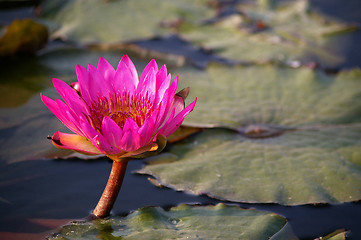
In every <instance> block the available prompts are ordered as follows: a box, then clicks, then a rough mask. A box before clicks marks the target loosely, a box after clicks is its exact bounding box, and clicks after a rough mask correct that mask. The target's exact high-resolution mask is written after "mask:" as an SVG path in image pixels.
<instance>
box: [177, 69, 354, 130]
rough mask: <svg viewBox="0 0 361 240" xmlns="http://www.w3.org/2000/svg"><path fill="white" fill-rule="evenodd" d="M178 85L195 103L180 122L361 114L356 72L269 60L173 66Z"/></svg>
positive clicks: (244, 122) (334, 118)
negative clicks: (270, 62)
mask: <svg viewBox="0 0 361 240" xmlns="http://www.w3.org/2000/svg"><path fill="white" fill-rule="evenodd" d="M177 74H179V76H180V77H181V80H182V81H180V84H182V86H181V87H188V86H189V87H190V88H191V92H190V95H191V96H190V99H192V98H194V97H198V102H197V106H196V107H195V109H194V111H193V112H192V114H190V115H189V116H188V117H187V118H186V119H185V124H186V125H190V126H198V127H228V128H233V129H239V128H242V129H241V130H242V131H245V128H246V127H247V126H249V125H252V124H253V125H254V124H256V125H257V124H258V125H268V126H278V127H281V128H283V127H286V128H287V127H290V128H293V127H301V126H304V125H310V124H331V123H332V124H334V123H340V124H343V123H352V122H358V121H360V120H361V72H360V70H358V69H355V70H353V71H349V72H341V73H339V74H337V75H327V74H325V73H323V72H320V71H314V70H311V69H306V68H300V69H291V68H281V67H277V66H274V65H264V66H250V67H241V66H236V67H227V66H222V65H210V66H209V67H208V68H207V69H206V70H199V69H194V68H190V67H188V68H187V67H185V68H183V69H177Z"/></svg>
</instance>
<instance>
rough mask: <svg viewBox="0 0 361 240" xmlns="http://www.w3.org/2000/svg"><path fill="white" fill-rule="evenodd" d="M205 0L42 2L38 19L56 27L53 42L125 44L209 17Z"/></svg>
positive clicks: (209, 11) (69, 0)
mask: <svg viewBox="0 0 361 240" xmlns="http://www.w3.org/2000/svg"><path fill="white" fill-rule="evenodd" d="M206 2H207V1H206V0H197V1H193V0H186V1H171V0H167V1H157V0H137V1H133V0H121V1H119V0H113V1H99V0H85V1H84V0H67V1H53V0H49V1H43V3H42V9H43V12H42V17H43V18H45V19H47V20H50V21H53V22H55V23H57V24H58V28H57V29H56V30H55V32H53V34H52V37H53V38H62V39H64V40H69V41H76V42H82V43H100V42H107V43H111V42H127V41H131V40H138V39H144V38H151V37H155V36H161V35H164V34H169V33H171V32H172V30H171V29H170V28H164V27H162V25H164V24H165V25H167V23H166V22H172V21H187V22H190V23H195V22H197V21H199V20H200V19H202V18H207V17H210V16H211V14H212V13H213V10H212V9H210V8H209V7H207V5H206V4H205V3H206Z"/></svg>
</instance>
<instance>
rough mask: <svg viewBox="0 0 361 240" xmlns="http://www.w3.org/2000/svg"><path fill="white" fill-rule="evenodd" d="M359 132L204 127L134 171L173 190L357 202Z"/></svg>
mask: <svg viewBox="0 0 361 240" xmlns="http://www.w3.org/2000/svg"><path fill="white" fill-rule="evenodd" d="M360 136H361V124H350V125H348V126H339V127H324V128H320V129H318V130H298V131H293V132H288V133H285V134H283V135H280V136H278V137H274V138H265V139H256V140H255V139H249V138H244V137H241V136H240V135H239V134H237V133H234V132H232V131H226V130H221V129H210V130H205V131H203V132H202V133H199V134H197V135H196V136H194V137H192V138H191V139H189V140H188V141H183V142H182V143H178V144H175V145H173V146H172V147H171V148H170V151H169V152H168V153H163V154H161V155H159V156H157V157H154V158H152V159H151V160H150V161H149V164H148V165H147V166H145V167H144V168H143V169H142V170H140V171H139V173H142V174H150V175H152V176H154V177H155V178H156V179H157V181H158V182H159V184H160V185H163V186H167V187H171V188H173V189H176V190H179V191H186V192H190V193H192V194H197V195H198V194H207V195H209V196H212V197H215V198H217V199H223V200H230V201H236V202H250V203H279V204H283V205H299V204H309V203H342V202H349V201H357V200H360V199H361V188H360V186H361V185H360V182H361V137H360ZM167 159H169V161H166V160H167Z"/></svg>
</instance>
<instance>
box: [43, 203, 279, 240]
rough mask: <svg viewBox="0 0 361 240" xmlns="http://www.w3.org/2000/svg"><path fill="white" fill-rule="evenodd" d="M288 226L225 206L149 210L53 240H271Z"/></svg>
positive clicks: (71, 229) (76, 227)
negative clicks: (270, 239)
mask: <svg viewBox="0 0 361 240" xmlns="http://www.w3.org/2000/svg"><path fill="white" fill-rule="evenodd" d="M285 223H286V220H285V219H284V218H282V217H280V216H278V215H276V214H272V213H266V212H260V211H257V210H253V209H250V210H243V209H240V208H239V207H236V206H226V205H224V204H218V205H216V206H205V207H201V206H193V207H192V206H187V205H180V206H178V207H173V208H171V209H170V210H169V211H165V210H163V209H161V208H158V207H146V208H141V209H139V210H137V211H135V212H133V213H131V214H130V215H128V216H126V217H123V218H118V217H112V218H110V219H105V220H102V219H99V220H95V221H92V222H75V223H73V224H71V225H68V226H65V227H63V229H62V231H61V233H60V234H58V235H56V236H55V237H53V238H50V239H54V240H60V239H69V240H71V239H79V240H80V239H99V238H101V239H175V238H176V239H238V238H240V237H241V238H242V239H252V240H253V239H268V238H270V237H272V236H273V235H274V234H275V233H277V232H278V231H280V230H281V229H282V227H283V226H284V224H285Z"/></svg>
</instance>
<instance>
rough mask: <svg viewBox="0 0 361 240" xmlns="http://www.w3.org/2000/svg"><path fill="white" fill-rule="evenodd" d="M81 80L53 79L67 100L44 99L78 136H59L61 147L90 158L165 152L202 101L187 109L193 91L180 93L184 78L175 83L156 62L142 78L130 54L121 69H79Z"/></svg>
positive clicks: (106, 65)
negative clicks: (69, 83) (168, 142)
mask: <svg viewBox="0 0 361 240" xmlns="http://www.w3.org/2000/svg"><path fill="white" fill-rule="evenodd" d="M76 73H77V77H78V82H75V83H73V84H71V86H69V85H68V84H66V83H65V82H63V81H61V80H59V79H53V84H54V87H55V89H56V90H57V92H58V93H59V94H60V96H61V97H62V98H63V99H64V102H63V101H61V100H59V99H57V100H55V101H54V100H52V99H50V98H48V97H46V96H44V95H41V99H42V101H43V102H44V104H45V105H46V106H47V107H48V108H49V109H50V111H52V112H53V113H54V114H55V116H57V117H58V118H59V119H60V121H61V122H62V123H63V124H64V125H65V126H67V127H68V128H69V129H70V130H71V131H72V132H73V133H74V134H68V133H61V132H56V133H55V134H54V135H53V136H52V138H51V139H52V142H53V144H54V145H55V146H57V147H59V148H64V149H72V150H75V151H78V152H81V153H85V154H93V155H98V154H105V155H107V156H108V157H109V158H111V159H113V160H115V161H120V160H121V159H124V158H128V157H135V158H136V157H144V156H146V155H147V153H150V152H153V151H159V150H161V149H162V148H163V147H164V145H165V139H166V137H168V136H169V135H171V134H172V133H173V132H174V131H175V130H176V129H177V128H178V127H179V126H180V125H181V123H182V122H183V120H184V118H185V116H186V115H187V114H188V113H189V112H191V111H192V110H193V108H194V105H195V104H196V100H195V101H194V102H192V103H191V104H190V105H189V106H187V107H185V103H184V100H185V98H186V97H187V95H188V92H189V89H188V88H187V89H183V90H182V91H180V92H179V93H177V94H176V89H177V86H178V76H177V77H176V78H175V79H174V80H173V82H172V83H171V84H170V80H171V77H170V74H167V69H166V66H165V65H163V66H162V67H161V68H160V69H158V66H157V63H156V61H155V60H154V59H153V60H151V61H150V62H149V64H148V65H147V66H146V68H145V69H144V71H143V73H142V74H141V76H140V78H138V74H137V70H136V68H135V66H134V64H133V63H132V61H131V60H130V59H129V57H128V56H126V55H124V56H123V57H122V59H121V60H120V62H119V64H118V67H117V69H116V70H114V68H113V67H112V66H111V65H110V64H109V63H108V62H107V61H106V60H105V59H104V58H100V60H99V63H98V68H96V67H94V66H92V65H90V64H89V65H88V69H85V68H84V67H82V66H79V65H77V66H76Z"/></svg>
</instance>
